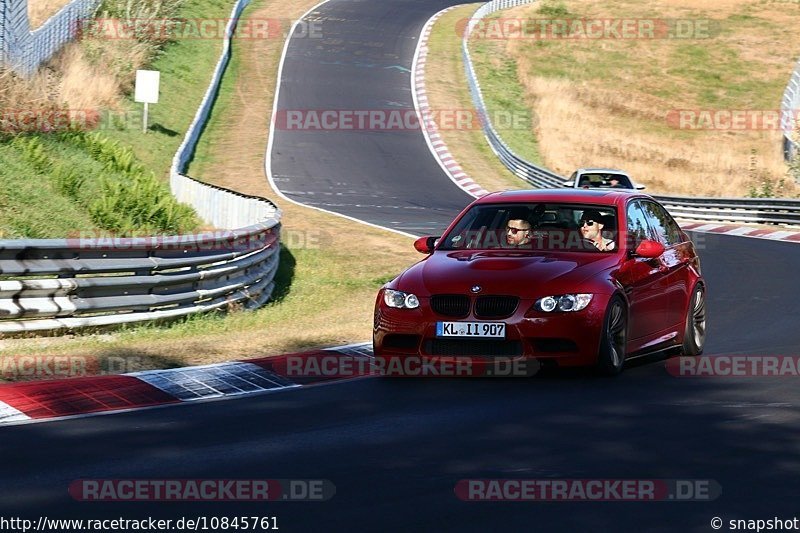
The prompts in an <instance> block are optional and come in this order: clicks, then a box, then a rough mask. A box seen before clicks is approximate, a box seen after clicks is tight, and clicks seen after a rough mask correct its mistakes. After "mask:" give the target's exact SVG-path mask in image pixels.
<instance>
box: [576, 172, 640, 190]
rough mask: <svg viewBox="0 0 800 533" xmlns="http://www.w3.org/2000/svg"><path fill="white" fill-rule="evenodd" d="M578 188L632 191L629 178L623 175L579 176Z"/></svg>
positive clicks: (603, 173)
mask: <svg viewBox="0 0 800 533" xmlns="http://www.w3.org/2000/svg"><path fill="white" fill-rule="evenodd" d="M577 186H578V187H590V188H593V189H594V188H614V189H633V184H632V183H631V180H630V178H628V176H626V175H625V174H617V173H610V172H609V173H605V172H602V173H594V172H593V173H586V174H581V177H580V179H579V180H578V185H577Z"/></svg>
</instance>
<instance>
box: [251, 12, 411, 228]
mask: <svg viewBox="0 0 800 533" xmlns="http://www.w3.org/2000/svg"><path fill="white" fill-rule="evenodd" d="M329 1H330V0H323V1H322V2H320V3H319V4H317V5H315V6H314V7H312V8H311V9H309V10H308V11H306V12H305V13H303V14H302V15H301V16H300V18H298V19H297V20H296V21H295V22H294V24H293V25H292V27H291V29H290V30H289V33H288V34H287V37H286V40H285V41H284V43H283V52H282V53H281V62H280V64H279V65H278V77H277V79H276V80H275V96H274V97H273V101H272V117H271V118H270V121H269V140H268V141H267V153H266V155H265V157H264V172H265V173H266V175H267V180H268V181H269V184H270V186H271V187H272V189H273V190H274V191H275V193H276V194H277V195H278V196H280V197H281V198H282V199H284V200H286V201H287V202H291V203H293V204H295V205H299V206H301V207H306V208H308V209H314V210H316V211H320V212H322V213H327V214H329V215H334V216H337V217H341V218H344V219H347V220H351V221H353V222H358V223H359V224H364V225H365V226H369V227H371V228H377V229H383V230H387V231H391V232H393V233H397V234H399V235H403V236H404V237H411V238H412V239H416V238H417V236H416V235H413V234H411V233H406V232H405V231H400V230H397V229H394V228H389V227H386V226H380V225H378V224H373V223H371V222H367V221H365V220H361V219H358V218H355V217H351V216H347V215H344V214H342V213H337V212H336V211H329V210H327V209H322V208H321V207H316V206H313V205H308V204H304V203H302V202H298V201H296V200H292V199H291V198H289V197H288V196H286V195H285V194H284V193H283V192H281V190H280V189H279V188H278V186H277V185H276V183H275V179H274V177H273V175H272V145H273V143H274V142H275V120H276V117H277V116H278V100H279V99H280V91H281V79H282V78H283V66H284V64H285V63H286V53H287V52H288V51H289V42H290V41H291V40H292V35H294V32H295V29H296V28H297V26H298V25H299V24H300V23H301V22H302V21H303V19H304V18H306V17H307V16H308V15H309V14H311V13H312V12H313V11H315V10H316V9H318V8H320V7H321V6H322V5H324V4H327V3H328V2H329Z"/></svg>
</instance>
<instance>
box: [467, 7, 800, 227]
mask: <svg viewBox="0 0 800 533" xmlns="http://www.w3.org/2000/svg"><path fill="white" fill-rule="evenodd" d="M534 1H535V0H494V1H492V2H488V3H486V4H484V5H482V6H481V7H480V8H478V10H477V11H476V12H475V14H474V15H473V16H472V18H470V20H469V23H468V24H467V28H466V31H465V32H464V36H463V39H462V43H461V51H462V56H463V58H464V69H465V71H466V75H467V83H468V84H469V90H470V94H471V95H472V101H473V103H474V104H475V108H476V109H477V111H478V114H479V115H481V116H482V117H483V118H484V120H483V121H482V123H483V132H484V135H485V136H486V140H487V142H488V143H489V146H491V148H492V150H493V151H494V153H495V154H496V155H497V157H498V158H499V159H500V161H502V162H503V164H504V165H505V166H506V167H507V168H508V169H509V170H510V171H511V172H513V173H514V174H516V175H517V176H518V177H520V178H522V179H524V180H525V181H527V182H528V183H530V184H531V185H533V186H534V187H540V188H553V187H561V186H563V183H564V181H566V179H567V178H566V177H564V176H560V175H559V174H556V173H555V172H553V171H551V170H548V169H546V168H543V167H540V166H538V165H535V164H533V163H531V162H529V161H526V160H524V159H523V158H521V157H519V156H518V155H517V154H515V153H514V151H513V150H512V149H511V148H510V147H509V146H508V145H507V144H506V143H505V142H504V141H503V139H502V138H501V137H500V135H499V134H498V133H497V131H496V130H495V129H494V127H493V126H492V123H491V120H490V118H489V113H488V112H487V111H486V105H485V104H484V101H483V93H482V92H481V87H480V82H479V81H478V77H477V75H476V74H475V67H474V66H473V64H472V58H471V56H470V52H469V37H470V35H471V33H472V30H473V29H474V28H475V26H476V25H477V24H478V23H479V21H480V20H481V19H482V18H484V17H486V16H487V15H490V14H492V13H494V12H496V11H500V10H502V9H507V8H511V7H517V6H521V5H526V4H531V3H533V2H534ZM799 82H800V62H799V63H798V68H797V69H796V70H795V73H794V75H793V76H792V81H790V83H789V87H788V88H787V92H786V94H785V95H784V106H783V109H784V110H786V109H787V106H788V109H790V110H791V109H797V108H798V107H800V103H799V102H800V88H798V83H799ZM791 91H794V92H791ZM787 95H789V96H787ZM787 98H788V100H787ZM786 116H787V115H786V113H784V118H786ZM655 198H657V199H658V200H659V201H661V202H662V203H663V204H664V205H665V206H666V207H667V209H668V210H669V211H670V213H672V214H673V215H674V216H676V217H681V218H692V219H697V220H709V221H721V222H746V223H758V224H787V225H800V200H791V199H781V198H699V197H680V196H655Z"/></svg>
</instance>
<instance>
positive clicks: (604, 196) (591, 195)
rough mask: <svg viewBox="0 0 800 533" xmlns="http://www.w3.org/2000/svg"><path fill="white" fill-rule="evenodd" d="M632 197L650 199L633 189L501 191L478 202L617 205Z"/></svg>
mask: <svg viewBox="0 0 800 533" xmlns="http://www.w3.org/2000/svg"><path fill="white" fill-rule="evenodd" d="M632 196H637V197H642V198H649V196H647V195H646V194H641V193H637V192H635V191H633V190H632V189H572V188H569V189H567V188H564V189H530V190H512V191H501V192H493V193H490V194H487V195H486V196H484V197H483V198H481V199H479V200H477V201H476V203H479V204H499V203H506V202H552V203H560V202H564V203H577V204H595V205H617V204H620V203H624V202H625V200H626V199H628V198H631V197H632Z"/></svg>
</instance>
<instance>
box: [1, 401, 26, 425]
mask: <svg viewBox="0 0 800 533" xmlns="http://www.w3.org/2000/svg"><path fill="white" fill-rule="evenodd" d="M22 420H31V417H29V416H28V415H26V414H25V413H23V412H22V411H19V410H17V409H15V408H14V407H11V406H10V405H8V404H7V403H5V402H0V424H7V423H9V422H20V421H22Z"/></svg>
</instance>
